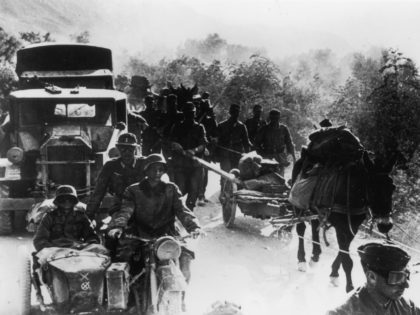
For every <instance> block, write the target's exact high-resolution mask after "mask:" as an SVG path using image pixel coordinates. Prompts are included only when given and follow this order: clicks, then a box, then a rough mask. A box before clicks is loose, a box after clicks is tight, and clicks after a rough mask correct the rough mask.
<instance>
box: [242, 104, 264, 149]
mask: <svg viewBox="0 0 420 315" xmlns="http://www.w3.org/2000/svg"><path fill="white" fill-rule="evenodd" d="M252 114H253V117H252V118H249V119H247V120H246V121H245V126H246V129H247V130H248V136H249V140H250V141H251V143H252V144H254V141H255V136H256V135H257V132H258V130H260V129H261V127H263V126H265V125H266V122H265V121H264V119H261V114H262V106H261V105H255V106H254V108H253V109H252Z"/></svg>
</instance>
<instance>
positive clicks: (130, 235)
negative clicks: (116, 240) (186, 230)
mask: <svg viewBox="0 0 420 315" xmlns="http://www.w3.org/2000/svg"><path fill="white" fill-rule="evenodd" d="M172 237H173V238H175V239H176V240H178V241H183V240H186V239H188V238H192V236H191V234H187V235H185V236H172ZM120 238H122V239H132V240H138V241H142V242H145V243H148V242H151V241H155V240H157V239H158V238H144V237H140V236H136V235H133V234H125V233H123V234H122V235H121V237H120Z"/></svg>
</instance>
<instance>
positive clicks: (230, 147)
mask: <svg viewBox="0 0 420 315" xmlns="http://www.w3.org/2000/svg"><path fill="white" fill-rule="evenodd" d="M239 113H240V106H239V105H237V104H232V105H231V106H230V108H229V115H230V117H229V118H228V119H227V120H225V121H222V122H221V123H220V124H219V126H218V128H217V133H218V136H219V137H218V142H217V156H218V158H219V161H220V168H221V169H222V170H224V171H227V172H229V171H230V170H231V169H233V168H237V167H238V163H239V159H240V158H241V155H242V153H246V152H249V150H250V147H251V144H250V142H249V139H248V131H247V129H246V126H245V125H244V124H243V123H242V122H240V121H239ZM223 183H224V179H223V178H222V179H221V184H222V186H223Z"/></svg>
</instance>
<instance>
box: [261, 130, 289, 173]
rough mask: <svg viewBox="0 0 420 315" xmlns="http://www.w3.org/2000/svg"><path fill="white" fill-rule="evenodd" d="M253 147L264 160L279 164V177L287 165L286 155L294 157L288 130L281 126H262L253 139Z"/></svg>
mask: <svg viewBox="0 0 420 315" xmlns="http://www.w3.org/2000/svg"><path fill="white" fill-rule="evenodd" d="M255 147H256V149H257V152H258V153H259V154H261V155H262V156H263V157H264V158H266V159H275V160H276V161H277V162H279V165H280V169H281V170H282V172H281V175H283V174H284V167H286V166H287V165H288V164H289V163H288V161H287V153H288V154H290V155H293V156H294V152H295V146H294V144H293V141H292V137H291V136H290V131H289V128H287V126H285V125H283V124H280V125H278V126H275V125H272V124H268V125H266V126H263V127H262V128H261V129H260V131H259V132H258V133H257V135H256V137H255Z"/></svg>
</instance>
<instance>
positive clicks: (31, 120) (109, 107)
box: [19, 100, 115, 126]
mask: <svg viewBox="0 0 420 315" xmlns="http://www.w3.org/2000/svg"><path fill="white" fill-rule="evenodd" d="M19 107H20V110H19V112H20V117H21V118H20V122H21V124H22V125H23V126H26V125H38V124H44V123H82V122H83V123H88V124H99V125H103V126H112V113H113V109H114V107H115V106H114V103H113V102H112V101H80V100H77V101H76V100H75V101H74V102H73V101H63V100H57V101H51V100H47V101H34V100H30V101H22V102H21V103H20V106H19Z"/></svg>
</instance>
